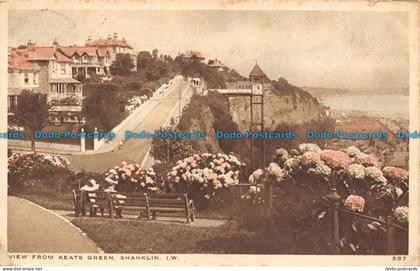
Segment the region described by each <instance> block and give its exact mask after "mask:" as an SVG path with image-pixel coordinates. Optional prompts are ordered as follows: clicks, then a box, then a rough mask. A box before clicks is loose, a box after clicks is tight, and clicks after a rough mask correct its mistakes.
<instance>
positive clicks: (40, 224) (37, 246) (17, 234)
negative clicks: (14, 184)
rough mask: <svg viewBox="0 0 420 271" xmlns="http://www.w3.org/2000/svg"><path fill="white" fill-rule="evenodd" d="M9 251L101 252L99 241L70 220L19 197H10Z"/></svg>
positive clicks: (8, 202) (8, 208) (8, 199)
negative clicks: (80, 229) (97, 242)
mask: <svg viewBox="0 0 420 271" xmlns="http://www.w3.org/2000/svg"><path fill="white" fill-rule="evenodd" d="M7 204H8V205H7V206H8V207H7V210H8V232H7V237H8V252H23V253H35V252H36V253H98V250H97V247H96V245H95V244H94V243H93V242H92V241H91V240H89V239H88V238H86V237H84V236H82V234H81V233H80V232H79V231H78V230H77V229H76V228H75V227H73V226H71V225H70V224H69V223H68V222H66V221H64V220H63V219H60V218H59V217H58V216H56V215H54V214H52V213H50V212H48V211H47V210H45V209H43V208H40V207H39V206H37V205H34V204H31V203H30V202H28V201H26V200H24V199H21V198H17V197H8V198H7Z"/></svg>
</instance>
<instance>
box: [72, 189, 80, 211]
mask: <svg viewBox="0 0 420 271" xmlns="http://www.w3.org/2000/svg"><path fill="white" fill-rule="evenodd" d="M71 196H72V198H73V204H74V215H75V216H79V214H80V212H81V207H80V206H81V203H80V192H77V191H76V190H72V191H71Z"/></svg>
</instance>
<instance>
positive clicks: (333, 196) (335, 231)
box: [325, 173, 341, 255]
mask: <svg viewBox="0 0 420 271" xmlns="http://www.w3.org/2000/svg"><path fill="white" fill-rule="evenodd" d="M331 180H332V182H331V186H330V191H329V192H328V194H327V195H326V196H325V198H326V199H327V200H328V203H329V205H330V213H331V254H333V255H339V254H340V222H339V211H338V207H339V205H340V200H341V196H340V195H339V194H338V193H337V188H336V186H335V174H334V173H333V175H332V178H331Z"/></svg>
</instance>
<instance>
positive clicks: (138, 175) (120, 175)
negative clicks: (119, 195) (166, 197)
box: [104, 161, 159, 192]
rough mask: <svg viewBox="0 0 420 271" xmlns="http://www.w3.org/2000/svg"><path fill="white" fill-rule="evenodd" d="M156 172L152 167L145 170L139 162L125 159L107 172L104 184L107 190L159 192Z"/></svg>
mask: <svg viewBox="0 0 420 271" xmlns="http://www.w3.org/2000/svg"><path fill="white" fill-rule="evenodd" d="M155 177H156V174H155V172H154V171H153V169H152V168H150V169H149V170H145V169H143V168H141V167H140V165H139V164H128V163H127V162H125V161H123V162H122V163H121V166H116V167H114V168H112V169H110V170H109V171H108V172H106V173H105V184H104V186H106V187H105V189H107V191H118V192H157V191H158V190H159V186H158V185H157V183H156V178H155Z"/></svg>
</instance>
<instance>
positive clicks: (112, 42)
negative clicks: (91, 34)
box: [85, 33, 137, 71]
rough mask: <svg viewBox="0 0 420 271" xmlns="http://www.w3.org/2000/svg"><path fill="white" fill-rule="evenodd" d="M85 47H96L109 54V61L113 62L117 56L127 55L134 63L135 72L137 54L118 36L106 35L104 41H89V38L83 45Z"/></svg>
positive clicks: (115, 34) (134, 69)
mask: <svg viewBox="0 0 420 271" xmlns="http://www.w3.org/2000/svg"><path fill="white" fill-rule="evenodd" d="M85 46H86V47H96V48H98V49H101V50H105V49H106V50H107V51H108V52H109V55H110V58H111V61H112V62H113V61H115V59H116V58H117V55H118V54H128V55H129V56H130V57H131V60H132V61H133V63H134V68H133V69H132V70H133V71H136V70H137V54H136V53H134V50H133V47H131V45H130V44H128V42H127V41H126V40H125V38H122V39H119V38H118V34H117V33H114V35H113V36H111V35H108V38H106V39H97V40H91V39H90V38H89V39H88V40H87V41H86V43H85Z"/></svg>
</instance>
